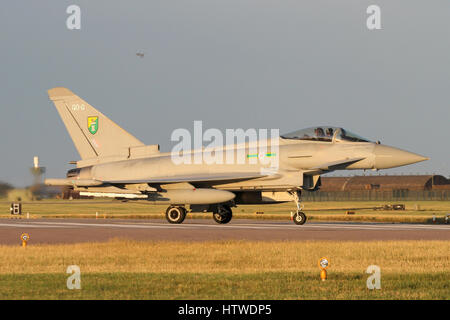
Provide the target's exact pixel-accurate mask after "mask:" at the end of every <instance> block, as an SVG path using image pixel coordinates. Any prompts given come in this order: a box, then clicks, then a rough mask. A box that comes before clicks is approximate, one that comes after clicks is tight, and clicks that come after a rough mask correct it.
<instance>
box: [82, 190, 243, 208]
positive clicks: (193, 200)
mask: <svg viewBox="0 0 450 320" xmlns="http://www.w3.org/2000/svg"><path fill="white" fill-rule="evenodd" d="M80 195H81V196H90V197H107V198H124V199H143V200H144V199H145V200H148V201H150V202H151V203H152V204H214V203H223V202H227V201H230V200H232V199H234V197H235V196H236V195H235V194H234V193H232V192H230V191H225V190H216V189H176V190H167V191H163V192H150V193H148V194H145V193H132V194H130V193H118V192H89V191H81V192H80Z"/></svg>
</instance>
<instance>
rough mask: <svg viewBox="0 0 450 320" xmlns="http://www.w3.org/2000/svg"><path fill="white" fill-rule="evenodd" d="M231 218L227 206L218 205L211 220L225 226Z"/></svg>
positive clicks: (231, 213) (229, 209) (231, 214)
mask: <svg viewBox="0 0 450 320" xmlns="http://www.w3.org/2000/svg"><path fill="white" fill-rule="evenodd" d="M231 218H233V212H232V211H231V208H230V206H229V205H226V204H219V205H217V207H216V208H215V210H214V211H213V219H214V221H215V222H217V223H219V224H225V223H228V222H230V221H231Z"/></svg>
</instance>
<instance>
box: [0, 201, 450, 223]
mask: <svg viewBox="0 0 450 320" xmlns="http://www.w3.org/2000/svg"><path fill="white" fill-rule="evenodd" d="M402 203H403V204H405V206H406V210H405V211H383V210H377V211H375V210H373V208H374V207H379V206H383V205H385V204H387V203H386V202H381V201H378V202H377V201H353V202H350V201H340V202H328V201H327V202H305V203H304V211H305V213H306V214H307V216H308V219H309V220H320V221H372V222H375V221H376V222H410V223H431V222H432V219H433V216H435V217H436V223H444V218H445V216H446V215H447V214H450V201H404V202H402ZM9 205H10V203H9V202H7V201H0V217H9V216H10V214H9ZM294 207H295V205H294V203H282V204H272V205H241V206H238V207H237V208H234V209H233V215H234V218H238V219H239V218H246V219H248V218H253V219H285V220H288V219H290V213H291V211H294ZM166 208H167V206H166V205H149V204H148V203H145V202H120V201H108V200H106V201H105V200H72V201H69V200H42V201H34V202H25V203H23V212H24V214H26V213H27V212H29V213H30V216H31V217H32V218H39V217H42V218H45V217H47V218H54V217H78V218H80V217H91V218H92V217H95V214H96V212H98V214H99V217H103V216H106V217H108V218H163V217H164V213H165V210H166ZM346 211H354V212H355V214H353V215H347V214H346ZM256 212H263V214H256ZM188 217H189V218H191V217H192V218H211V214H210V213H208V214H202V213H193V214H189V215H188Z"/></svg>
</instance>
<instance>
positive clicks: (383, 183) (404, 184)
mask: <svg viewBox="0 0 450 320" xmlns="http://www.w3.org/2000/svg"><path fill="white" fill-rule="evenodd" d="M359 190H379V191H390V190H411V191H427V190H428V191H429V190H450V179H447V178H445V177H444V176H442V175H386V176H382V175H379V176H350V177H322V186H321V187H320V191H327V192H332V191H359Z"/></svg>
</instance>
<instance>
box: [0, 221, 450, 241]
mask: <svg viewBox="0 0 450 320" xmlns="http://www.w3.org/2000/svg"><path fill="white" fill-rule="evenodd" d="M23 232H27V233H29V234H30V237H31V240H30V244H32V243H48V244H50V243H77V242H92V241H108V240H110V239H114V238H120V239H133V240H149V241H215V240H256V241H277V240H290V241H296V240H298V241H308V240H340V241H375V240H450V225H420V224H387V223H344V222H342V223H320V222H310V223H306V224H304V225H303V226H297V225H295V224H293V223H292V222H291V221H272V220H265V221H256V220H238V219H236V220H233V221H231V222H230V223H229V224H226V225H219V224H217V223H215V222H214V221H213V220H206V219H205V220H203V219H194V220H185V222H184V223H183V224H170V223H168V222H166V221H165V220H160V219H154V220H131V219H129V220H119V219H98V220H97V219H29V220H27V219H0V244H20V240H19V237H20V234H21V233H23Z"/></svg>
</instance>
